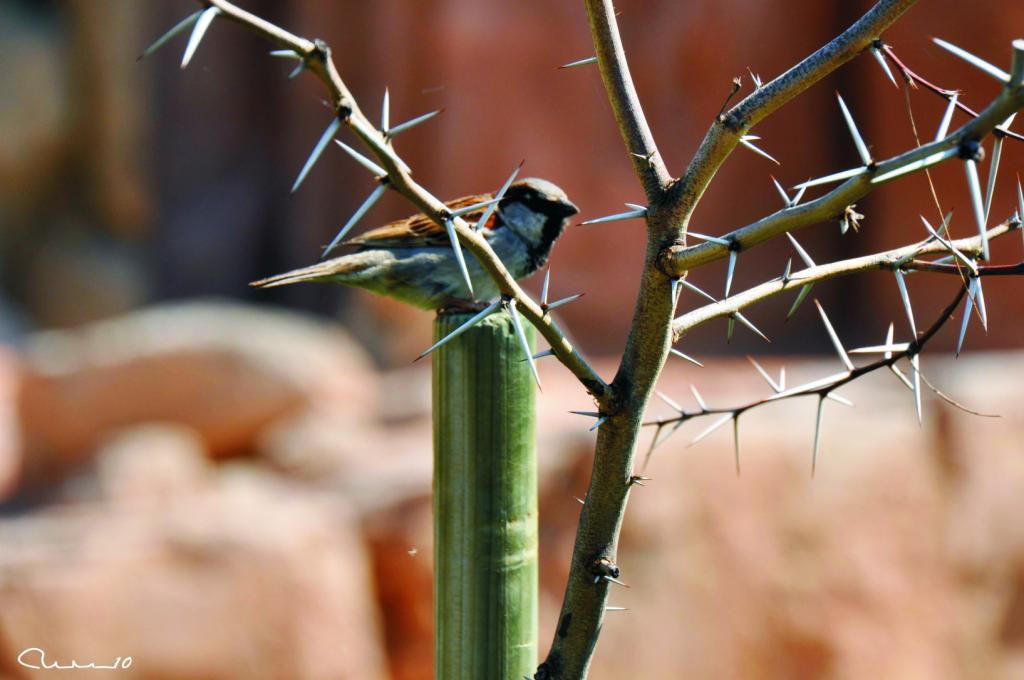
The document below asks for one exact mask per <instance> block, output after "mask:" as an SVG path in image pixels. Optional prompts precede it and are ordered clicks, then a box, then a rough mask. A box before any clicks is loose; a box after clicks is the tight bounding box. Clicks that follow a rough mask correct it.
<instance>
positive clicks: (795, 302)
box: [786, 283, 814, 321]
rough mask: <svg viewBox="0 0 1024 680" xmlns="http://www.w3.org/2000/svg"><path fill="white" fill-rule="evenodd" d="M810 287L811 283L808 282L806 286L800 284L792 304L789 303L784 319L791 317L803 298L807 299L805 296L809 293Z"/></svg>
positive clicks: (812, 285)
mask: <svg viewBox="0 0 1024 680" xmlns="http://www.w3.org/2000/svg"><path fill="white" fill-rule="evenodd" d="M812 288H814V284H813V283H808V284H807V285H806V286H802V287H801V288H800V292H799V293H797V296H796V299H794V300H793V304H792V305H790V307H789V311H788V312H786V321H789V320H790V319H792V318H793V315H794V314H796V310H798V309H800V305H802V304H803V303H804V300H806V299H807V296H808V295H810V294H811V289H812Z"/></svg>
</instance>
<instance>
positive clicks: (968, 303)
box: [956, 294, 974, 356]
mask: <svg viewBox="0 0 1024 680" xmlns="http://www.w3.org/2000/svg"><path fill="white" fill-rule="evenodd" d="M973 308H974V296H972V295H970V294H968V295H967V297H966V299H965V300H964V318H963V320H962V321H961V322H960V336H959V337H958V338H957V339H956V355H957V356H960V350H961V349H963V346H964V336H966V335H967V324H968V323H970V320H971V310H972V309H973Z"/></svg>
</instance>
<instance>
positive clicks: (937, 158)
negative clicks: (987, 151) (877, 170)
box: [871, 148, 960, 184]
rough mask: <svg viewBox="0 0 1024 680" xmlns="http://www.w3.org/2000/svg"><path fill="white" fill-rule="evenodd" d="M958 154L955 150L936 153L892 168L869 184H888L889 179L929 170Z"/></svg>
mask: <svg viewBox="0 0 1024 680" xmlns="http://www.w3.org/2000/svg"><path fill="white" fill-rule="evenodd" d="M959 153H960V150H959V149H957V148H953V149H946V150H945V151H938V152H936V153H933V154H932V155H930V156H925V157H924V158H922V159H920V160H917V161H913V162H912V163H907V164H906V165H901V166H900V167H898V168H894V169H892V170H889V171H887V172H883V173H881V174H877V175H875V176H874V177H872V178H871V183H872V184H881V183H882V182H888V181H889V180H891V179H895V178H897V177H902V176H903V175H907V174H910V173H912V172H917V171H918V170H924V169H925V168H929V167H931V166H933V165H936V164H938V163H941V162H942V161H944V160H946V159H948V158H952V157H953V156H956V155H957V154H959Z"/></svg>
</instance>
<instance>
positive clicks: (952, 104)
mask: <svg viewBox="0 0 1024 680" xmlns="http://www.w3.org/2000/svg"><path fill="white" fill-rule="evenodd" d="M959 98H960V93H959V92H954V93H953V96H952V97H950V98H949V104H947V105H946V112H945V113H943V114H942V120H941V121H940V122H939V130H938V132H936V133H935V141H936V142H937V141H939V140H940V139H943V138H944V137H945V136H946V135H947V134H949V124H950V123H951V122H953V113H954V112H956V102H957V99H959Z"/></svg>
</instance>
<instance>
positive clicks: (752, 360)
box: [747, 355, 783, 392]
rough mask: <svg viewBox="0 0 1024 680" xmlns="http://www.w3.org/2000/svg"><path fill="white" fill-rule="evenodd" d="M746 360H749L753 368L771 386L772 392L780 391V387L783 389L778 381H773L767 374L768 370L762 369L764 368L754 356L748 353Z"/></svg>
mask: <svg viewBox="0 0 1024 680" xmlns="http://www.w3.org/2000/svg"><path fill="white" fill-rule="evenodd" d="M747 361H749V362H750V363H751V364H753V366H754V368H755V369H757V372H758V373H760V374H761V377H762V378H764V379H765V382H767V383H768V384H769V385H771V388H772V391H773V392H781V391H782V389H783V388H782V386H781V385H780V384H779V383H777V382H775V380H774V379H773V378H772V377H771V376H770V375H768V371H766V370H764V368H762V366H761V364H759V363H757V360H756V359H755V358H754V357H752V356H749V355H748V356H747Z"/></svg>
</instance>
